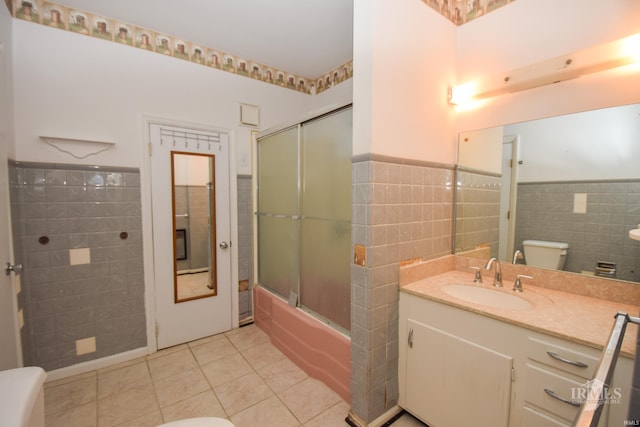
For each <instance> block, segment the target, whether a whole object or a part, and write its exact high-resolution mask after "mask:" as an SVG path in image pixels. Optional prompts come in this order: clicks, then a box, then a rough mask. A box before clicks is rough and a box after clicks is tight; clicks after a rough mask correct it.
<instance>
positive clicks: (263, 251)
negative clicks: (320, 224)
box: [258, 126, 300, 298]
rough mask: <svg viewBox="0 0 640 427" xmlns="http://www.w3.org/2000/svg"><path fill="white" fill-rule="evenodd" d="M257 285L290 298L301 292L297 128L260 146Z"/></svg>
mask: <svg viewBox="0 0 640 427" xmlns="http://www.w3.org/2000/svg"><path fill="white" fill-rule="evenodd" d="M258 159H259V160H258V162H259V163H258V189H259V196H258V271H259V274H258V281H259V282H260V283H261V284H263V285H264V286H266V287H267V288H269V289H271V290H272V291H274V292H275V293H277V294H279V295H281V296H283V297H285V298H288V297H289V294H290V293H291V292H296V293H297V289H298V275H299V267H298V266H299V262H298V252H299V251H300V249H299V247H298V227H299V224H298V218H299V214H298V211H299V198H298V187H299V186H298V175H299V173H298V169H299V168H298V127H297V126H294V127H292V128H289V129H285V130H283V131H281V132H278V133H276V134H272V135H269V136H268V137H267V138H264V139H262V140H260V143H259V144H258Z"/></svg>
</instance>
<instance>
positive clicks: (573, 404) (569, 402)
mask: <svg viewBox="0 0 640 427" xmlns="http://www.w3.org/2000/svg"><path fill="white" fill-rule="evenodd" d="M544 392H545V393H547V394H548V395H549V396H551V397H553V398H554V399H557V400H559V401H560V402H564V403H567V404H569V405H572V406H577V407H578V408H579V407H580V406H582V404H581V403H578V402H574V401H573V400H569V399H565V398H564V397H562V396H558V395H557V394H556V393H555V392H554V391H553V390H550V389H548V388H545V389H544Z"/></svg>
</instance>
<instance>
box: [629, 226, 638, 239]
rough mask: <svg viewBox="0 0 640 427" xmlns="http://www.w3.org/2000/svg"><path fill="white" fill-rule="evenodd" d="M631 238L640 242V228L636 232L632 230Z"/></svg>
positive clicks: (630, 232)
mask: <svg viewBox="0 0 640 427" xmlns="http://www.w3.org/2000/svg"><path fill="white" fill-rule="evenodd" d="M629 237H631V238H632V239H633V240H640V228H636V229H635V230H630V231H629Z"/></svg>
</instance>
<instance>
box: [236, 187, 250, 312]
mask: <svg viewBox="0 0 640 427" xmlns="http://www.w3.org/2000/svg"><path fill="white" fill-rule="evenodd" d="M252 206H253V203H252V194H251V175H239V176H238V280H239V281H240V282H241V283H242V282H243V281H245V280H246V281H247V282H248V289H247V290H243V289H242V288H241V289H240V320H242V319H246V318H247V317H249V316H251V315H252V314H253V312H252V308H251V295H252V293H251V287H252V283H253V274H252V272H253V212H252V209H251V207H252Z"/></svg>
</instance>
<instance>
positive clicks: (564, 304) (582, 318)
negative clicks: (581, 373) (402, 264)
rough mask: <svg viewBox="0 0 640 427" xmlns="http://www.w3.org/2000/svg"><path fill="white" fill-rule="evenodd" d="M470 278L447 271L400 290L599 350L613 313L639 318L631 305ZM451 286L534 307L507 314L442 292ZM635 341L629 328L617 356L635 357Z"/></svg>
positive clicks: (634, 328) (635, 330)
mask: <svg viewBox="0 0 640 427" xmlns="http://www.w3.org/2000/svg"><path fill="white" fill-rule="evenodd" d="M473 277H474V275H473V273H467V272H463V271H457V270H452V271H448V272H445V273H441V274H437V275H435V276H430V277H427V278H424V279H420V280H417V281H414V282H411V283H407V284H405V285H403V286H402V287H401V288H400V291H401V292H406V293H409V294H413V295H417V296H419V297H423V298H426V299H429V300H432V301H437V302H440V303H443V304H447V305H450V306H453V307H457V308H460V309H463V310H467V311H471V312H474V313H478V314H481V315H484V316H487V317H491V318H494V319H497V320H501V321H504V322H507V323H510V324H513V325H516V326H520V327H522V328H526V329H530V330H532V331H537V332H540V333H544V334H548V335H552V336H555V337H558V338H562V339H565V340H567V341H571V342H575V343H578V344H582V345H586V346H589V347H593V348H596V349H599V350H602V349H603V348H604V346H605V345H606V344H607V341H608V340H609V335H610V333H611V329H612V328H613V324H614V321H615V315H616V314H617V313H618V312H621V311H622V312H626V313H628V314H629V315H630V316H638V311H639V307H638V306H636V305H630V304H624V303H620V302H613V301H607V300H603V299H599V298H593V297H588V296H582V295H576V294H572V293H568V292H562V291H557V290H553V289H547V288H542V287H538V286H535V285H533V284H531V283H528V281H527V280H526V279H523V280H522V284H523V288H524V292H521V293H515V292H514V291H513V290H512V288H513V283H512V282H511V281H506V280H505V281H504V287H502V288H495V287H494V286H493V285H492V282H493V281H492V280H491V279H489V278H485V280H484V283H473ZM452 283H456V284H466V285H470V286H478V287H484V288H489V289H493V290H497V291H498V292H505V293H509V294H515V295H517V296H519V297H520V298H523V299H525V300H527V301H528V302H530V303H531V304H532V305H533V307H532V308H527V309H507V308H496V307H490V306H485V305H480V304H477V303H472V302H468V301H465V300H463V299H459V298H456V297H453V296H451V295H449V294H448V293H446V292H445V291H443V290H442V288H443V287H444V286H445V285H448V284H452ZM637 336H638V327H637V325H634V324H631V323H629V324H628V325H627V330H626V333H625V337H624V340H623V342H622V347H621V350H620V354H621V355H622V356H624V357H627V358H634V357H635V353H636V340H637Z"/></svg>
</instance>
